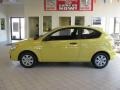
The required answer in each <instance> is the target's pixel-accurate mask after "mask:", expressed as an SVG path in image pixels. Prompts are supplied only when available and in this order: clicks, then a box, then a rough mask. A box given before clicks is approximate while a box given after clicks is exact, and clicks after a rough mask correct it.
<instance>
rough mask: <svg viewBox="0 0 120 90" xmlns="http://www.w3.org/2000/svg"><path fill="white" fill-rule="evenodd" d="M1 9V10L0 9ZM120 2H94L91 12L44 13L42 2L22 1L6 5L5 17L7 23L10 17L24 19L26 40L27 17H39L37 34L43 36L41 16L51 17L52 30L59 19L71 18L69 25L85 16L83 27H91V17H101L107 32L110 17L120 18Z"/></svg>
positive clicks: (8, 27) (33, 0)
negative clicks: (63, 17)
mask: <svg viewBox="0 0 120 90" xmlns="http://www.w3.org/2000/svg"><path fill="white" fill-rule="evenodd" d="M0 9H1V8H0ZM119 10H120V2H119V3H118V2H117V0H113V3H110V0H107V2H106V3H104V0H96V3H94V10H93V11H44V0H23V3H22V4H15V5H13V4H12V5H7V6H6V15H7V22H8V23H9V18H10V17H25V23H26V25H25V26H26V27H25V28H26V29H25V30H26V38H29V30H30V29H29V17H39V34H40V35H41V34H43V33H44V32H43V16H52V28H55V27H58V26H59V17H61V16H67V17H71V25H74V24H75V16H85V25H86V26H87V25H92V17H102V18H103V19H104V21H105V23H104V25H103V26H102V27H103V28H104V29H105V31H107V32H109V30H110V28H109V21H110V18H111V17H120V12H119ZM7 29H8V35H7V36H8V39H9V40H10V38H9V37H10V25H9V24H8V25H7Z"/></svg>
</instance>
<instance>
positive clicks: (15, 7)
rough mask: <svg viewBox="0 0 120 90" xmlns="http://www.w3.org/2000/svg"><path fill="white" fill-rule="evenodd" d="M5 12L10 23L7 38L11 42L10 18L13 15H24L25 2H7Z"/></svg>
mask: <svg viewBox="0 0 120 90" xmlns="http://www.w3.org/2000/svg"><path fill="white" fill-rule="evenodd" d="M5 13H6V16H7V23H8V25H7V30H8V31H7V40H8V42H10V40H11V25H10V18H11V17H24V5H23V4H7V5H5ZM26 34H27V33H26Z"/></svg>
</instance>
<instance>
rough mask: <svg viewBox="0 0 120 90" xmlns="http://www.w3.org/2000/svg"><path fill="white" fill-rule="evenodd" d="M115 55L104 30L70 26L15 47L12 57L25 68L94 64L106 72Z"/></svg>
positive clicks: (11, 50)
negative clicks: (61, 64) (49, 64)
mask: <svg viewBox="0 0 120 90" xmlns="http://www.w3.org/2000/svg"><path fill="white" fill-rule="evenodd" d="M114 56H115V51H114V50H113V46H112V42H111V39H110V37H109V35H108V34H106V33H105V32H104V31H103V30H101V29H100V28H93V27H81V26H66V27H59V28H56V29H54V30H52V31H51V32H49V33H47V34H45V35H43V36H40V37H35V38H34V39H29V40H25V41H22V42H18V43H16V44H15V45H12V47H11V49H10V57H11V59H12V60H18V61H20V64H21V65H22V66H23V67H25V68H31V67H33V66H35V65H36V63H38V62H91V63H92V64H93V66H94V67H95V68H104V67H105V66H106V65H107V64H108V62H109V60H111V59H113V57H114Z"/></svg>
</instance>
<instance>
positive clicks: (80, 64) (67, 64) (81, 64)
mask: <svg viewBox="0 0 120 90" xmlns="http://www.w3.org/2000/svg"><path fill="white" fill-rule="evenodd" d="M36 67H83V68H93V66H92V65H91V63H88V62H40V63H38V64H37V65H36Z"/></svg>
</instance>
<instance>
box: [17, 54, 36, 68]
mask: <svg viewBox="0 0 120 90" xmlns="http://www.w3.org/2000/svg"><path fill="white" fill-rule="evenodd" d="M18 59H19V60H20V64H21V66H23V67H24V68H32V67H34V66H35V65H36V63H37V57H36V55H35V54H33V53H31V52H23V53H21V54H20V55H19V58H18Z"/></svg>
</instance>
